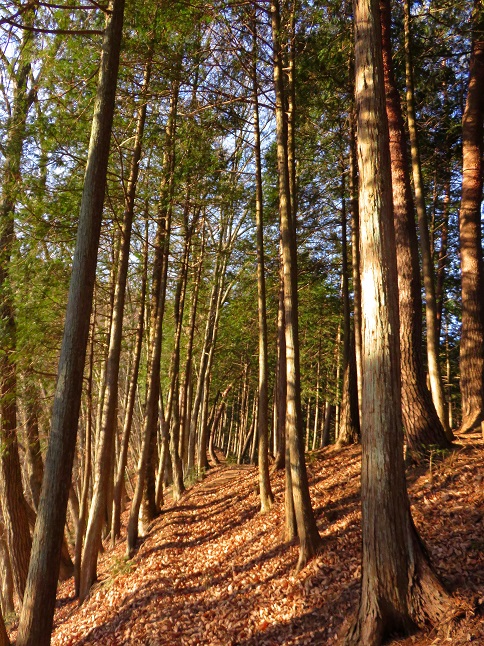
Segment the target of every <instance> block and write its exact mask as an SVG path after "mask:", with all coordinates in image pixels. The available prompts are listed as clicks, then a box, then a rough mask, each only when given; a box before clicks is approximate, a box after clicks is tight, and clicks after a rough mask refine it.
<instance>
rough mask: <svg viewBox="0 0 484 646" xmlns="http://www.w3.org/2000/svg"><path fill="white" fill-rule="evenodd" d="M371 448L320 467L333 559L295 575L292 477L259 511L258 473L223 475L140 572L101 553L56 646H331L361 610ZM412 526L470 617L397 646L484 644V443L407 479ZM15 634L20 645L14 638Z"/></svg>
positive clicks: (165, 527)
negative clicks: (365, 469)
mask: <svg viewBox="0 0 484 646" xmlns="http://www.w3.org/2000/svg"><path fill="white" fill-rule="evenodd" d="M359 463H360V449H359V447H352V448H348V449H343V450H337V449H335V448H328V449H325V450H322V451H318V452H316V453H313V454H310V455H309V457H308V469H309V474H310V481H311V492H312V498H313V504H314V507H315V509H316V514H317V518H318V525H319V528H320V532H321V534H322V536H323V537H324V548H323V550H322V552H321V554H320V556H319V557H318V558H317V559H315V560H314V561H313V562H311V563H310V564H309V565H308V566H307V567H306V568H305V569H304V570H303V571H302V572H300V573H299V574H298V575H296V576H295V575H294V571H293V570H294V566H295V564H296V560H297V545H296V544H294V543H293V544H289V545H288V544H285V543H284V540H283V520H284V506H283V475H282V474H276V475H274V476H273V485H274V491H275V494H276V504H275V505H274V507H273V509H272V510H271V511H270V513H268V514H265V515H261V514H260V513H259V511H258V498H257V491H256V480H257V478H256V473H255V470H254V468H253V467H250V468H249V467H242V468H240V467H235V466H229V465H226V466H219V467H216V468H214V469H212V470H211V471H210V472H209V473H208V474H207V476H206V478H205V479H204V480H203V482H201V483H199V484H197V485H196V486H194V487H193V488H192V489H191V490H190V491H189V492H188V493H187V494H186V495H185V496H184V498H183V499H182V501H181V503H180V504H179V505H178V506H176V507H170V506H168V507H167V508H166V509H165V511H164V513H163V514H162V516H161V517H160V518H159V519H157V520H156V522H155V523H154V524H153V526H152V528H151V530H150V532H149V534H148V535H147V536H146V538H145V539H144V541H143V542H142V544H141V546H140V549H139V552H138V554H137V556H136V557H135V558H134V559H133V561H131V562H126V560H125V559H124V549H125V544H124V542H120V543H119V545H118V546H117V547H116V549H115V550H114V551H110V550H109V549H108V550H107V551H106V553H105V554H104V555H103V558H102V560H101V566H100V581H99V584H98V585H97V586H96V587H95V589H94V590H93V591H92V594H91V596H90V598H89V599H88V600H87V601H86V602H85V603H84V605H83V606H82V607H80V608H79V607H78V606H77V603H76V601H75V600H74V599H73V584H72V582H67V583H66V584H64V585H62V586H61V587H60V588H59V591H58V608H57V611H56V618H55V630H54V634H53V639H52V644H54V645H55V646H61V645H62V646H67V645H69V646H74V645H76V646H80V645H83V644H97V645H106V646H107V645H108V644H109V645H111V644H112V645H117V646H118V645H121V644H126V645H132V646H134V645H137V644H145V645H151V646H155V645H162V644H163V645H166V646H175V645H177V644H180V645H183V646H185V645H186V646H188V645H194V646H195V645H198V644H212V645H220V646H222V645H223V646H229V645H235V644H237V645H240V646H256V645H267V646H270V645H274V646H275V645H279V644H287V645H289V644H298V645H302V644H333V643H336V642H337V635H338V633H339V632H341V629H342V626H343V624H344V622H345V620H348V618H349V617H351V614H352V612H354V610H355V608H356V603H357V598H358V585H359V575H360V566H359V562H360V540H361V539H360V529H359V523H360V509H359V471H360V464H359ZM408 476H409V487H410V492H411V498H412V503H413V513H414V518H415V521H416V524H417V527H418V528H419V531H420V532H421V535H422V537H423V538H424V540H425V542H426V544H427V546H428V548H429V551H430V553H431V555H432V557H433V561H434V564H435V566H436V568H437V570H438V572H439V573H440V575H441V576H442V577H443V579H444V581H445V583H446V585H447V586H448V587H449V589H451V590H452V592H453V593H454V594H455V595H456V597H458V599H459V603H460V604H461V606H462V608H463V610H464V617H463V619H462V620H461V621H460V622H459V623H458V624H456V625H453V626H442V627H441V630H440V632H439V633H435V632H433V633H431V634H427V635H424V634H422V633H419V634H418V635H414V636H413V637H408V638H406V639H395V641H394V643H395V644H397V643H398V644H405V645H408V646H410V645H415V644H418V645H420V646H424V645H425V646H429V645H430V644H445V643H449V644H452V645H453V646H458V645H460V644H467V643H469V642H474V643H476V644H484V620H483V618H482V617H481V615H480V612H479V610H480V607H481V604H484V532H483V529H484V526H483V517H484V445H483V443H482V441H481V440H480V439H479V438H478V437H473V438H467V439H465V440H463V439H461V440H459V445H458V448H457V450H456V451H455V452H454V453H452V454H450V455H448V456H446V457H444V458H443V459H441V460H439V459H436V460H432V464H431V465H426V467H421V468H418V469H411V470H410V471H409V474H408ZM12 636H14V635H13V634H12Z"/></svg>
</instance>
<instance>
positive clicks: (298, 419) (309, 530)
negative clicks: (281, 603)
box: [271, 0, 321, 569]
mask: <svg viewBox="0 0 484 646" xmlns="http://www.w3.org/2000/svg"><path fill="white" fill-rule="evenodd" d="M271 17H272V39H273V46H274V86H275V93H276V139H277V165H278V172H279V216H280V231H281V238H282V256H283V270H284V315H285V338H286V378H287V394H286V442H288V445H289V454H290V460H291V461H290V466H291V482H292V495H293V499H294V509H295V514H296V522H297V533H298V537H299V541H300V543H299V545H300V549H299V560H298V564H297V569H300V568H302V567H304V565H305V564H306V563H307V561H308V560H309V559H311V558H312V557H313V556H314V555H315V554H316V553H317V552H318V550H319V549H320V547H321V537H320V536H319V533H318V528H317V526H316V520H315V518H314V512H313V509H312V506H311V498H310V495H309V483H308V478H307V471H306V463H305V460H304V445H303V427H302V423H303V420H302V410H301V381H300V366H299V334H298V304H297V300H298V297H297V250H296V222H295V216H294V214H293V213H291V197H290V196H291V193H290V187H289V172H288V163H287V159H288V154H287V124H285V118H284V107H285V99H284V86H283V77H282V73H283V70H282V56H281V19H280V7H279V2H278V0H273V1H272V2H271Z"/></svg>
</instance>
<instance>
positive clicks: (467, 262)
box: [459, 0, 484, 431]
mask: <svg viewBox="0 0 484 646" xmlns="http://www.w3.org/2000/svg"><path fill="white" fill-rule="evenodd" d="M483 43H484V5H483V2H482V0H475V2H474V11H473V18H472V53H471V61H470V66H469V87H468V91H467V100H466V107H465V111H464V116H463V119H462V156H463V166H462V198H461V204H460V212H459V238H460V259H461V270H462V333H461V340H460V373H461V377H460V389H461V395H462V423H461V430H462V431H469V430H472V429H474V428H476V426H478V425H479V424H481V423H482V421H483V420H484V291H483V290H484V282H483V281H484V276H483V267H482V246H481V201H482V181H483V179H482V178H483V171H482V150H483V143H482V142H483V119H484V44H483Z"/></svg>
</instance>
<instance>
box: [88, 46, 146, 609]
mask: <svg viewBox="0 0 484 646" xmlns="http://www.w3.org/2000/svg"><path fill="white" fill-rule="evenodd" d="M151 56H152V54H151V52H150V54H149V58H148V61H147V63H146V65H145V70H144V78H143V85H142V89H141V101H142V103H141V106H140V108H139V112H138V120H137V126H136V135H135V140H134V146H133V153H132V158H131V169H130V175H129V180H128V186H127V191H126V204H125V210H124V216H123V225H122V232H121V246H120V251H119V259H118V271H117V277H116V287H115V290H114V303H113V316H112V319H111V329H110V333H109V350H108V358H107V364H106V375H105V383H106V386H105V393H104V403H103V409H102V417H101V428H100V436H99V438H98V451H97V456H96V465H95V474H94V475H95V478H94V491H93V496H92V500H91V509H90V512H89V521H88V525H87V532H86V541H85V544H84V552H83V557H82V565H81V584H80V588H79V601H80V602H81V603H82V602H83V601H84V599H85V598H86V596H87V595H88V593H89V590H90V588H91V586H92V584H93V583H94V582H95V581H96V578H97V559H98V554H99V550H100V547H101V540H102V527H103V522H104V512H105V509H106V507H107V506H108V507H109V508H110V509H111V510H112V500H110V499H109V497H108V491H109V488H108V485H109V482H111V483H112V472H113V466H114V457H115V456H114V445H113V444H114V435H115V432H116V426H117V424H116V421H117V419H116V418H117V409H118V383H119V363H120V358H121V342H122V334H123V317H124V303H125V296H126V283H127V278H128V266H129V254H130V247H131V231H132V228H133V218H134V207H135V196H136V187H137V183H138V172H139V162H140V159H141V147H142V141H143V132H144V125H145V119H146V109H147V103H146V94H147V91H148V87H149V83H150V76H151Z"/></svg>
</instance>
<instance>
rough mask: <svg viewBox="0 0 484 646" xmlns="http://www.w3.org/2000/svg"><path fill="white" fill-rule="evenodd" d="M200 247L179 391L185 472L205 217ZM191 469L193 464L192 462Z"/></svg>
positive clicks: (181, 448) (181, 442)
mask: <svg viewBox="0 0 484 646" xmlns="http://www.w3.org/2000/svg"><path fill="white" fill-rule="evenodd" d="M201 238H202V240H201V246H200V255H199V257H198V262H197V268H196V273H195V282H194V285H193V290H192V296H191V298H192V304H191V308H190V316H189V326H188V341H187V354H186V362H185V370H184V376H183V381H182V387H181V390H180V455H181V457H182V460H183V463H184V464H185V465H186V467H187V470H188V471H189V470H190V467H189V466H188V465H189V460H190V457H189V455H190V454H189V439H190V437H189V436H190V415H189V411H191V381H192V367H193V343H194V339H195V326H196V318H197V308H198V295H199V290H200V282H201V278H202V271H203V262H204V254H205V215H204V216H203V219H202V231H201ZM192 467H193V462H192Z"/></svg>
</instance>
